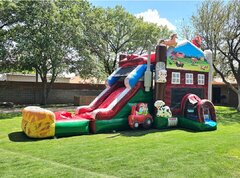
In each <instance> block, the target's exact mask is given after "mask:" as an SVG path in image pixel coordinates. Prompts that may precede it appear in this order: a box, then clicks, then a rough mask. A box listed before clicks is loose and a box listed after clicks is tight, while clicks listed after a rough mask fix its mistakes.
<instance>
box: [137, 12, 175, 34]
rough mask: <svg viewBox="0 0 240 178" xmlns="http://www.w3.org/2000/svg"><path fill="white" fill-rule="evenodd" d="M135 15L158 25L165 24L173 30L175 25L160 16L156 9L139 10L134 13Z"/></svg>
mask: <svg viewBox="0 0 240 178" xmlns="http://www.w3.org/2000/svg"><path fill="white" fill-rule="evenodd" d="M135 16H136V17H143V20H144V21H145V22H151V23H156V24H158V25H163V26H165V25H166V26H167V27H168V28H169V29H170V30H173V31H175V30H176V27H175V26H174V25H173V24H172V23H171V22H169V21H168V19H166V18H160V14H159V13H158V11H157V10H156V9H148V10H147V11H145V12H141V13H139V14H136V15H135Z"/></svg>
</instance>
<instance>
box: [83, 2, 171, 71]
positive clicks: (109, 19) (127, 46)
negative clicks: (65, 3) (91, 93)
mask: <svg viewBox="0 0 240 178" xmlns="http://www.w3.org/2000/svg"><path fill="white" fill-rule="evenodd" d="M83 22H84V23H85V26H86V28H85V31H84V35H85V37H86V38H85V42H86V44H87V45H88V47H89V51H90V52H91V53H93V54H94V55H96V57H97V59H98V60H99V61H100V62H101V63H102V64H103V65H104V69H105V72H106V73H107V74H111V73H112V72H113V71H114V70H115V68H116V65H117V60H118V56H119V54H120V53H129V52H130V53H135V52H138V53H139V54H141V53H143V52H144V51H146V50H147V41H149V40H150V41H151V42H152V44H154V45H156V44H157V41H158V39H159V37H160V36H165V35H167V36H169V34H170V32H169V31H168V30H167V28H166V27H158V26H157V25H155V24H149V23H146V22H143V20H142V19H137V18H136V17H135V16H133V15H132V14H130V13H128V12H126V11H125V10H124V9H123V8H122V7H121V6H116V7H115V8H107V9H103V8H95V7H93V8H92V9H90V12H89V13H88V14H87V15H86V16H85V20H83Z"/></svg>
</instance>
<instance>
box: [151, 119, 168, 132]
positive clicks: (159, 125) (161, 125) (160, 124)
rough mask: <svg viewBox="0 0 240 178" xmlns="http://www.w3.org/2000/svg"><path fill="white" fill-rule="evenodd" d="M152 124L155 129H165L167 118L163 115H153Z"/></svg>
mask: <svg viewBox="0 0 240 178" xmlns="http://www.w3.org/2000/svg"><path fill="white" fill-rule="evenodd" d="M153 126H154V127H155V128H156V129H167V128H170V127H168V118H165V117H155V118H154V121H153Z"/></svg>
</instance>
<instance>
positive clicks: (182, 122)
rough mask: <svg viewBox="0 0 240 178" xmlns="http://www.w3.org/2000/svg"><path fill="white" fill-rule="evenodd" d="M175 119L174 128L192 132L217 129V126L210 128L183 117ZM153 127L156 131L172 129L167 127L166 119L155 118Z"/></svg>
mask: <svg viewBox="0 0 240 178" xmlns="http://www.w3.org/2000/svg"><path fill="white" fill-rule="evenodd" d="M177 118H178V122H177V125H176V127H181V128H185V129H189V130H193V131H211V130H216V129H217V124H216V125H215V126H210V125H208V124H205V123H201V122H197V121H194V120H190V119H187V118H184V117H177ZM154 127H155V128H157V129H169V128H172V127H171V126H168V118H164V117H155V118H154Z"/></svg>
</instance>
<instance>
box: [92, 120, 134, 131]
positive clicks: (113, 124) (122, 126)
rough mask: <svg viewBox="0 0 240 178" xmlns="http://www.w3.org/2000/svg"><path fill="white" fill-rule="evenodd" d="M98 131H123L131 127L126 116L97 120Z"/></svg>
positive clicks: (96, 127)
mask: <svg viewBox="0 0 240 178" xmlns="http://www.w3.org/2000/svg"><path fill="white" fill-rule="evenodd" d="M95 129H96V133H104V132H113V131H122V130H128V129H130V127H129V125H128V120H127V119H126V118H117V119H116V118H115V119H111V120H97V121H95Z"/></svg>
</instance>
